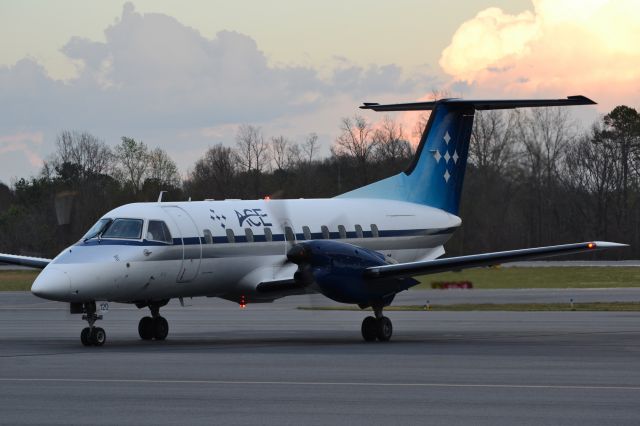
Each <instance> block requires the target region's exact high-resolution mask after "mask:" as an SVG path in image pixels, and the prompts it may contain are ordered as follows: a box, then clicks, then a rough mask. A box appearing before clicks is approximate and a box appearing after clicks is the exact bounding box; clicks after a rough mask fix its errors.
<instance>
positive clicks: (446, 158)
mask: <svg viewBox="0 0 640 426" xmlns="http://www.w3.org/2000/svg"><path fill="white" fill-rule="evenodd" d="M450 158H451V156H450V155H449V151H447V153H446V154H444V161H445V162H446V163H448V162H449V159H450Z"/></svg>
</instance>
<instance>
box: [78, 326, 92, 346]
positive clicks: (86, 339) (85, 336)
mask: <svg viewBox="0 0 640 426" xmlns="http://www.w3.org/2000/svg"><path fill="white" fill-rule="evenodd" d="M90 334H91V329H90V328H89V327H85V328H83V329H82V332H80V341H81V342H82V344H83V345H84V346H91V344H92V343H91V338H90Z"/></svg>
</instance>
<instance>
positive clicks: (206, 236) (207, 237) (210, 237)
mask: <svg viewBox="0 0 640 426" xmlns="http://www.w3.org/2000/svg"><path fill="white" fill-rule="evenodd" d="M202 232H203V233H204V242H205V244H213V234H211V231H209V230H208V229H205V230H204V231H202Z"/></svg>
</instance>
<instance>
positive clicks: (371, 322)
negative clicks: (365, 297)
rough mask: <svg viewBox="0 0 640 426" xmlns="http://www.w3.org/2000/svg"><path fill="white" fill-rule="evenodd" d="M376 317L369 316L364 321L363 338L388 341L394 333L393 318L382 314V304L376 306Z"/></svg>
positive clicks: (374, 309) (367, 340)
mask: <svg viewBox="0 0 640 426" xmlns="http://www.w3.org/2000/svg"><path fill="white" fill-rule="evenodd" d="M373 312H374V314H375V317H372V316H368V317H366V318H365V319H364V320H363V321H362V328H361V330H362V338H363V339H364V340H365V341H366V342H373V341H375V340H376V339H377V340H379V341H380V342H387V341H389V339H391V335H392V334H393V325H392V324H391V320H390V319H389V318H387V317H385V316H383V315H382V306H374V307H373Z"/></svg>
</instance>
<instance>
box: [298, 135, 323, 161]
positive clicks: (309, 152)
mask: <svg viewBox="0 0 640 426" xmlns="http://www.w3.org/2000/svg"><path fill="white" fill-rule="evenodd" d="M318 148H319V144H318V135H317V134H316V133H309V136H307V139H306V140H305V141H304V143H303V144H302V151H303V152H304V155H305V161H306V162H307V164H311V162H313V157H314V155H316V154H317V153H318Z"/></svg>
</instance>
